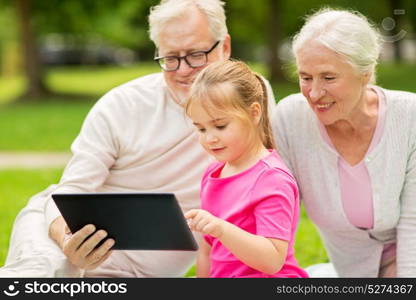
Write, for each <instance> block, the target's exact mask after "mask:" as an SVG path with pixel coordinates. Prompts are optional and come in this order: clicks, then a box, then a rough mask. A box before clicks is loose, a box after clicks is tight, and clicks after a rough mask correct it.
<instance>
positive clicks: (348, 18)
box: [292, 8, 382, 83]
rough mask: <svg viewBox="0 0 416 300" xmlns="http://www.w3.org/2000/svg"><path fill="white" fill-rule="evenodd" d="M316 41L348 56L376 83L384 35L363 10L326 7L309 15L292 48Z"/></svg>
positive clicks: (295, 48) (297, 48)
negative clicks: (364, 14)
mask: <svg viewBox="0 0 416 300" xmlns="http://www.w3.org/2000/svg"><path fill="white" fill-rule="evenodd" d="M311 41H316V42H319V43H321V44H322V45H323V46H325V47H327V48H328V49H330V50H332V51H334V52H336V53H338V54H340V55H341V56H343V57H345V58H346V60H347V62H349V63H350V64H351V65H352V67H353V68H355V69H356V70H357V71H358V72H360V73H361V74H365V73H369V74H370V76H371V79H370V82H371V83H375V68H376V66H377V63H378V58H379V56H380V51H381V42H382V39H381V35H380V34H379V32H378V30H377V29H376V28H375V26H374V25H372V24H371V23H370V22H369V20H368V19H367V18H366V17H365V16H363V15H362V14H361V13H359V12H356V11H348V10H337V9H331V8H324V9H321V10H319V11H318V12H316V13H314V14H313V15H311V16H308V17H307V18H306V22H305V25H304V26H303V27H302V29H301V30H300V32H299V33H298V34H297V35H295V37H294V38H293V44H292V51H293V54H294V56H295V57H296V56H297V53H298V51H299V50H300V49H301V48H303V47H304V46H305V47H307V43H308V42H311Z"/></svg>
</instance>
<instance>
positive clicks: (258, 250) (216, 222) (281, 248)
mask: <svg viewBox="0 0 416 300" xmlns="http://www.w3.org/2000/svg"><path fill="white" fill-rule="evenodd" d="M185 217H186V218H187V219H191V221H190V222H189V225H190V228H191V229H192V230H194V231H199V232H201V233H204V234H209V235H211V236H213V237H215V238H218V239H219V240H220V241H221V243H222V244H223V245H224V246H225V247H226V248H227V249H228V250H230V251H231V252H232V253H233V254H234V255H235V256H236V257H237V258H238V259H239V260H241V261H242V262H243V263H245V264H246V265H248V266H250V267H251V268H253V269H256V270H259V271H260V272H263V273H266V274H274V273H276V272H278V271H280V269H281V268H282V266H283V264H284V262H285V260H286V255H287V249H288V242H287V241H283V240H279V239H272V238H265V237H263V236H258V235H255V234H251V233H249V232H247V231H245V230H243V229H241V228H239V227H237V226H235V225H233V224H231V223H229V222H227V221H224V220H222V219H219V218H217V217H214V216H213V215H211V214H210V213H209V212H207V211H205V210H202V209H193V210H190V211H188V212H187V213H186V214H185Z"/></svg>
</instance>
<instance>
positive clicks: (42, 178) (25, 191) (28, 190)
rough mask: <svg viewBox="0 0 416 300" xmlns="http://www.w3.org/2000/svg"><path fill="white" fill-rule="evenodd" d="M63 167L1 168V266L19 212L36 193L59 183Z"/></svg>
mask: <svg viewBox="0 0 416 300" xmlns="http://www.w3.org/2000/svg"><path fill="white" fill-rule="evenodd" d="M61 173H62V170H61V169H45V170H0V266H2V265H3V263H4V260H5V259H6V255H7V250H8V247H9V239H10V233H11V229H12V226H13V222H14V219H15V218H16V215H17V213H18V212H19V211H20V210H21V209H22V208H23V207H24V206H25V205H26V203H27V201H28V200H29V198H30V197H31V196H33V195H34V194H36V193H38V192H40V191H42V190H44V189H45V188H46V187H48V186H49V185H50V184H53V183H57V182H58V181H59V178H60V176H61Z"/></svg>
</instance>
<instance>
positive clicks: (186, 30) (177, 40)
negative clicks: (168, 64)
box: [158, 9, 231, 103]
mask: <svg viewBox="0 0 416 300" xmlns="http://www.w3.org/2000/svg"><path fill="white" fill-rule="evenodd" d="M215 42H217V41H216V40H215V39H214V38H213V36H212V34H211V32H210V30H209V27H208V21H207V19H206V16H205V15H203V14H202V13H201V12H200V11H199V10H198V9H192V11H190V12H189V14H187V15H186V16H183V17H181V18H180V19H178V20H174V21H171V22H170V23H168V24H167V25H166V26H165V28H164V30H163V31H162V32H161V34H160V37H159V48H158V55H159V56H183V55H187V54H189V53H191V52H195V51H201V50H202V51H206V50H209V49H210V48H211V47H212V46H213V45H214V44H215ZM230 48H231V47H230V37H229V36H227V38H226V39H225V40H224V42H221V43H220V44H219V45H218V46H217V47H215V49H214V50H213V51H212V52H210V53H209V54H208V57H207V61H208V63H207V64H206V65H205V66H202V67H198V68H191V67H190V66H188V64H187V63H186V62H185V60H183V59H182V60H181V63H180V67H179V69H178V70H176V71H170V72H168V71H163V73H164V77H165V80H166V83H167V85H168V87H169V90H170V92H171V94H172V96H173V98H174V100H175V101H176V102H178V103H183V102H184V101H185V100H186V98H187V97H188V94H189V90H190V87H191V85H192V83H193V81H194V79H195V77H196V75H197V74H198V72H199V71H201V70H202V69H203V68H204V67H206V66H207V65H208V64H209V63H211V62H214V61H217V60H226V59H228V58H229V57H230V50H231V49H230Z"/></svg>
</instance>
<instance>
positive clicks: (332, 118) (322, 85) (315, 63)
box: [296, 42, 369, 126]
mask: <svg viewBox="0 0 416 300" xmlns="http://www.w3.org/2000/svg"><path fill="white" fill-rule="evenodd" d="M296 64H297V67H298V75H299V85H300V90H301V92H302V94H303V95H304V96H305V97H306V99H307V100H308V102H309V105H310V106H311V108H312V110H313V112H314V113H315V114H316V116H317V117H318V119H319V120H320V121H321V123H323V125H325V126H328V125H333V124H336V123H337V122H340V121H343V120H347V121H349V120H352V119H353V118H354V116H355V114H357V113H358V112H359V111H360V108H361V107H362V102H363V101H362V100H363V95H364V92H365V87H366V85H367V83H368V78H369V76H368V75H367V76H366V75H362V74H359V73H358V72H357V71H356V70H355V69H354V68H353V67H352V66H351V65H350V64H349V63H348V62H346V61H345V59H343V58H342V57H341V56H340V55H339V54H337V53H336V52H334V51H332V50H330V49H328V48H326V47H325V46H322V45H321V44H319V43H317V42H309V43H307V44H305V46H304V47H302V48H301V49H300V50H299V51H298V52H297V55H296Z"/></svg>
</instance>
